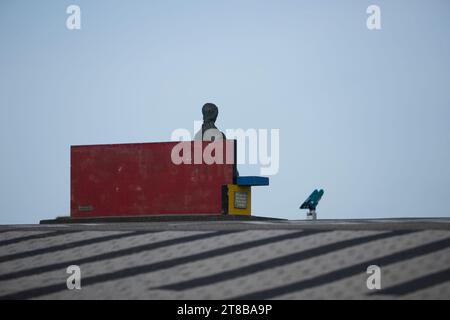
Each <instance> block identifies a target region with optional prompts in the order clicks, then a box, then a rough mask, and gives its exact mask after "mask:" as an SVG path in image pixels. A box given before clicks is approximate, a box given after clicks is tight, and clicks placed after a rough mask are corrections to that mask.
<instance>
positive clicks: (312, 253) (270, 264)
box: [157, 231, 412, 291]
mask: <svg viewBox="0 0 450 320" xmlns="http://www.w3.org/2000/svg"><path fill="white" fill-rule="evenodd" d="M411 232H412V231H393V232H383V233H377V234H372V235H368V236H363V237H358V238H352V239H348V240H342V241H338V242H334V243H330V244H326V245H323V246H320V247H317V248H311V249H307V250H304V251H300V252H295V253H291V254H289V255H285V256H281V257H277V258H273V259H269V260H265V261H262V262H258V263H254V264H251V265H247V266H244V267H240V268H236V269H233V270H229V271H225V272H221V273H215V274H212V275H208V276H204V277H200V278H196V279H192V280H186V281H182V282H178V283H173V284H169V285H166V286H161V287H159V288H157V289H164V290H176V291H181V290H189V289H193V288H196V287H200V286H207V285H211V284H215V283H218V282H222V281H227V280H232V279H235V278H239V277H243V276H246V275H251V274H254V273H256V272H261V271H265V270H270V269H273V268H277V267H281V266H285V265H288V264H291V263H295V262H299V261H302V260H305V259H310V258H314V257H317V256H320V255H324V254H327V253H330V252H334V251H337V250H342V249H346V248H349V247H354V246H357V245H361V244H364V243H368V242H372V241H377V240H382V239H388V238H392V237H396V236H399V235H404V234H408V233H411Z"/></svg>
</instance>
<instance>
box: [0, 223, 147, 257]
mask: <svg viewBox="0 0 450 320" xmlns="http://www.w3.org/2000/svg"><path fill="white" fill-rule="evenodd" d="M87 232H90V231H87ZM100 232H101V231H100ZM145 233H149V234H150V233H155V231H132V232H121V233H115V234H110V235H107V236H103V237H96V238H92V239H84V240H79V241H74V242H67V243H62V244H58V245H54V246H50V247H45V248H40V249H34V250H30V251H23V252H17V253H12V254H8V255H5V256H1V257H0V263H1V262H7V261H12V260H16V259H22V258H29V257H33V256H37V255H40V254H46V253H53V252H57V251H62V250H68V249H73V248H76V247H81V246H86V245H91V244H95V243H101V242H105V241H111V240H116V239H121V238H126V237H132V236H136V235H140V234H145Z"/></svg>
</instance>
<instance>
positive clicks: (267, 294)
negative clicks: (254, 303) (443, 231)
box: [233, 238, 450, 300]
mask: <svg viewBox="0 0 450 320" xmlns="http://www.w3.org/2000/svg"><path fill="white" fill-rule="evenodd" d="M449 246H450V238H446V239H444V240H439V241H435V242H431V243H428V244H425V245H421V246H418V247H414V248H411V249H407V250H404V251H400V252H397V253H393V254H390V255H387V256H384V257H380V258H376V259H372V260H369V261H365V262H362V263H358V264H354V265H352V266H349V267H346V268H342V269H339V270H336V271H332V272H329V273H326V274H322V275H319V276H316V277H313V278H310V279H305V280H300V281H297V282H294V283H290V284H286V285H283V286H279V287H275V288H271V289H265V290H261V291H256V292H253V293H249V294H245V295H241V296H238V297H234V298H233V299H251V300H253V299H272V298H274V297H277V296H281V295H285V294H289V293H293V292H298V291H302V290H306V289H311V288H314V287H318V286H321V285H325V284H329V283H332V282H335V281H339V280H342V279H345V278H349V277H352V276H355V275H357V274H360V273H364V272H365V271H366V268H367V267H368V266H369V265H372V264H375V265H378V266H380V267H383V266H386V265H389V264H393V263H397V262H402V261H406V260H409V259H413V258H416V257H419V256H423V255H426V254H429V253H432V252H436V251H439V250H442V249H446V248H448V247H449Z"/></svg>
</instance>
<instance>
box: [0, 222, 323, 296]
mask: <svg viewBox="0 0 450 320" xmlns="http://www.w3.org/2000/svg"><path fill="white" fill-rule="evenodd" d="M234 232H236V231H230V232H227V231H221V232H218V233H216V235H217V236H219V235H224V234H226V233H234ZM322 232H327V231H322V230H303V231H300V232H294V233H290V234H292V235H294V234H295V235H296V237H297V238H300V237H305V236H309V235H313V234H318V233H322ZM277 237H280V236H277ZM272 238H273V237H272ZM268 239H271V238H266V239H259V240H254V241H249V242H244V243H239V244H235V245H231V246H227V247H223V248H217V249H212V250H209V251H205V252H201V253H196V254H192V255H189V256H185V257H178V258H173V259H170V260H165V261H160V262H156V263H151V264H147V265H142V266H135V267H130V268H126V269H122V270H118V271H114V272H109V273H104V274H99V275H95V276H91V277H85V278H83V280H82V285H83V287H84V288H86V287H87V286H90V285H94V284H97V283H102V282H107V281H112V280H118V279H123V278H128V277H132V276H136V275H140V274H145V273H148V272H154V271H160V270H164V269H168V268H171V267H175V266H178V265H182V264H186V263H191V262H196V261H200V260H206V259H210V258H213V257H217V256H221V255H225V254H229V253H233V252H236V251H238V250H244V248H245V249H249V248H252V247H255V246H256V245H262V244H263V243H265V242H266V241H268ZM271 240H272V239H271ZM63 290H67V287H66V285H65V283H63V284H54V285H49V286H46V287H38V288H34V289H29V290H23V291H20V292H17V293H12V294H8V295H5V296H0V299H31V298H36V297H39V296H43V295H47V294H52V293H56V292H59V291H63Z"/></svg>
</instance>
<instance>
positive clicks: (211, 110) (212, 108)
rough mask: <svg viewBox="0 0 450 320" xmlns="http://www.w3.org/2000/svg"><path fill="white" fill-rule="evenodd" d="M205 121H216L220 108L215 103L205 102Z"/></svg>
mask: <svg viewBox="0 0 450 320" xmlns="http://www.w3.org/2000/svg"><path fill="white" fill-rule="evenodd" d="M202 113H203V121H204V122H213V123H214V122H216V119H217V116H218V115H219V109H218V108H217V106H216V105H215V104H214V103H205V104H204V105H203V108H202Z"/></svg>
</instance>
